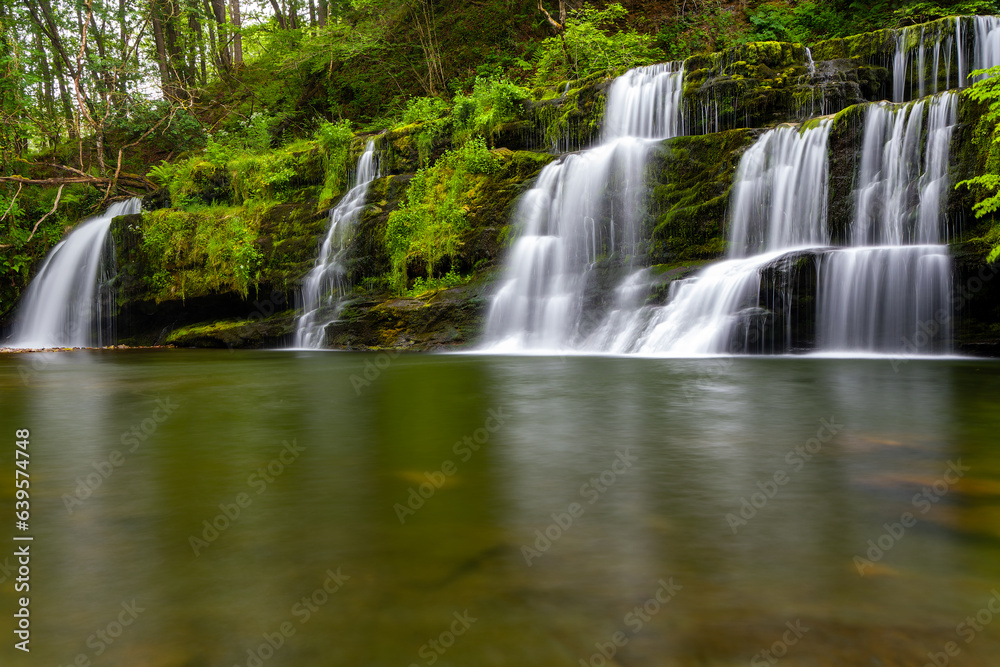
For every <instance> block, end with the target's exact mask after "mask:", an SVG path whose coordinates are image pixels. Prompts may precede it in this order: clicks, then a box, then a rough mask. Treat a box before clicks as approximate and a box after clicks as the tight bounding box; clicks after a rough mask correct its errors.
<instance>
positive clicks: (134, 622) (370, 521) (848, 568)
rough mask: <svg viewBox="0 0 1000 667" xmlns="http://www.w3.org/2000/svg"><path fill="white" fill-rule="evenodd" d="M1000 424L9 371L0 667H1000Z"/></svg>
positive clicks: (716, 400) (981, 388) (739, 397)
mask: <svg viewBox="0 0 1000 667" xmlns="http://www.w3.org/2000/svg"><path fill="white" fill-rule="evenodd" d="M380 366H381V367H382V368H379V367H380ZM366 378H367V379H366ZM998 405H1000V364H998V363H996V362H992V361H973V360H970V361H945V360H941V361H917V360H910V361H907V362H905V363H892V362H890V361H887V360H877V359H875V360H873V359H868V360H835V359H788V358H769V359H735V360H651V359H619V358H581V357H572V358H566V359H559V358H517V357H476V356H426V355H425V356H411V355H401V356H398V357H396V358H391V357H389V356H386V355H381V356H380V355H374V354H366V355H362V354H354V353H304V352H238V353H229V352H214V351H181V350H162V351H119V352H83V351H81V352H72V353H63V354H51V355H0V411H2V413H0V434H3V440H0V448H2V449H3V450H4V451H5V452H6V453H4V454H3V455H2V456H0V461H3V463H2V464H0V508H3V509H2V510H0V517H7V518H6V519H4V520H3V521H2V522H0V545H6V546H0V549H2V551H0V564H3V563H4V557H6V555H7V554H12V553H13V549H14V546H13V545H14V543H13V542H12V541H11V536H12V535H14V534H15V532H16V531H15V529H14V525H13V524H14V519H13V504H14V500H15V499H14V474H15V473H14V471H15V468H14V456H15V454H14V448H15V444H14V441H15V439H16V438H15V436H14V434H15V431H16V430H17V429H30V432H31V436H30V454H31V463H30V475H31V482H32V486H31V493H32V499H31V502H32V506H31V512H32V515H31V525H30V530H29V531H28V534H30V535H31V536H33V537H34V541H33V542H32V543H31V552H32V561H31V604H30V613H31V619H32V625H31V631H32V634H31V644H30V647H31V649H32V651H31V653H30V655H25V654H23V653H20V652H19V651H16V650H14V649H13V644H14V642H15V641H16V639H14V638H13V629H14V625H13V623H14V619H13V613H14V611H16V609H17V598H18V597H19V595H20V594H16V593H15V590H14V585H15V581H14V577H13V576H7V575H5V573H4V572H3V571H2V570H0V577H2V578H3V579H4V581H3V582H2V583H0V612H2V613H0V618H2V619H3V620H2V621H0V630H2V632H0V635H2V636H3V638H4V639H3V642H4V643H3V646H0V664H3V665H52V666H55V665H69V664H73V663H74V661H75V660H78V656H81V655H82V656H83V658H82V660H84V661H89V662H90V664H93V665H115V666H117V665H121V666H129V667H131V666H135V665H151V666H168V665H169V666H174V665H176V666H181V665H184V666H201V665H213V666H214V665H223V666H226V667H230V666H233V665H243V666H247V665H248V664H249V665H251V666H252V665H257V664H261V665H268V666H271V665H295V666H304V667H312V666H321V665H322V666H326V665H400V666H403V667H406V666H408V665H431V664H435V665H518V666H532V665H540V666H541V665H545V666H560V665H566V666H576V665H580V664H581V661H582V664H591V665H601V664H609V665H610V664H615V665H642V666H644V665H747V664H761V665H764V664H774V663H771V662H769V661H768V659H767V658H766V657H764V656H763V655H762V654H760V651H762V650H769V651H770V650H774V651H775V654H774V655H778V654H780V655H781V660H780V663H778V664H782V665H923V664H925V663H929V662H930V657H929V656H928V652H931V653H932V654H934V653H939V654H940V656H939V659H940V660H943V659H947V660H948V661H949V664H956V665H997V664H1000V613H994V612H992V611H989V609H988V607H987V603H988V602H989V601H990V598H991V595H992V593H991V591H992V590H994V589H996V590H1000V453H998V451H997V447H996V443H997V437H996V436H997V433H998V430H1000V429H998V426H1000V410H998ZM824 420H825V422H824ZM477 440H478V444H477ZM797 448H798V451H796V449H797ZM810 450H812V451H813V452H814V453H810ZM283 451H284V454H282V452H283ZM115 452H118V454H115ZM282 456H283V457H284V462H282V461H281V457H282ZM112 462H116V463H118V464H119V465H117V466H116V465H114V464H113V463H112ZM949 462H951V463H952V464H955V467H954V468H953V469H952V470H951V472H949ZM959 463H960V464H959ZM268 466H270V467H271V470H270V472H268V470H267V468H268ZM101 470H103V471H104V472H105V473H108V472H109V470H110V474H107V475H106V476H102V474H101V472H100V471H101ZM955 470H959V471H960V472H955ZM428 473H429V477H430V481H428ZM946 473H947V475H946ZM88 476H90V484H91V486H94V487H95V488H93V490H92V491H89V492H88V489H87V488H86V485H87V484H88V480H87V478H88ZM98 480H99V484H96V482H97V481H98ZM268 480H270V481H268ZM775 480H777V481H775ZM80 482H82V483H83V484H84V486H83V487H80ZM779 482H780V483H779ZM935 482H937V483H938V487H937V488H938V490H940V491H941V495H940V496H938V494H937V492H936V491H934V490H933V489H934V484H935ZM758 483H759V485H758ZM422 484H424V486H421V485H422ZM760 486H762V487H763V489H764V490H763V491H761V489H760ZM924 488H927V489H930V491H928V493H929V494H930V497H932V498H933V500H934V501H935V502H933V503H932V502H931V501H930V500H924V499H920V498H919V497H918V499H917V500H916V501H915V500H914V496H916V495H918V494H920V493H921V490H922V489H924ZM411 490H412V493H411ZM77 491H79V494H77ZM421 492H423V493H424V495H425V496H427V497H420V493H421ZM758 492H759V493H760V495H756V496H754V495H753V494H755V493H758ZM88 493H89V495H88ZM765 493H772V495H773V497H770V498H768V497H767V496H766V495H764V494H765ZM81 496H82V498H81ZM743 498H745V499H747V503H748V506H747V507H744V510H743V511H744V512H745V515H746V516H748V517H749V518H746V519H744V518H743V517H740V515H739V513H740V511H741V499H743ZM408 499H409V500H408ZM408 502H409V503H410V505H409V506H408V505H407V503H408ZM751 502H756V504H757V505H758V507H753V506H752V505H749V503H751ZM241 503H242V505H243V506H242V507H241V506H240V504H241ZM421 503H422V505H421ZM220 504H221V505H222V508H221V509H220ZM237 509H238V510H239V516H238V517H236V518H235V519H229V518H227V517H225V516H224V514H223V512H224V511H229V512H230V514H232V515H234V516H235V512H236V510H237ZM751 512H755V514H753V515H752V516H751V515H750V514H751ZM904 513H909V515H912V517H913V519H912V521H909V520H908V523H909V524H910V525H909V526H902V524H900V525H899V526H894V524H899V522H900V521H901V517H903V516H904ZM553 515H555V516H553ZM727 515H731V516H729V518H728V519H727ZM909 515H907V516H909ZM401 519H402V521H401ZM206 521H207V522H209V523H211V522H213V521H214V522H215V523H216V524H217V526H218V527H220V528H221V530H217V529H209V530H207V531H206V528H205V523H204V522H206ZM744 521H745V523H743V522H744ZM227 524H228V525H227ZM559 524H562V525H561V526H560V525H559ZM885 524H889V528H888V529H887V528H886V527H884V525H885ZM890 529H891V530H893V531H895V532H896V533H897V535H898V537H894V536H892V535H889V534H887V531H888V530H890ZM213 531H214V532H213ZM536 531H538V532H536ZM900 531H901V532H900ZM546 532H548V534H549V536H548V537H545V533H546ZM18 534H20V533H18ZM539 535H541V536H542V537H539ZM199 540H201V541H199ZM868 540H872V541H873V543H875V544H876V546H877V543H878V541H879V540H881V541H882V543H883V545H888V547H889V548H888V549H886V550H884V552H883V553H882V554H881V557H880V558H878V559H877V561H876V560H874V559H872V560H871V561H870V563H866V562H864V561H861V560H859V559H856V557H860V558H865V559H867V558H868V556H867V555H866V551H868V549H869V545H868V544H867V542H868ZM196 552H197V553H196ZM873 555H874V556H879V554H878V553H874V554H873ZM529 561H530V564H529ZM859 567H860V569H861V570H862V571H863V574H862V573H859ZM328 572H329V573H330V574H328ZM331 574H332V575H334V577H331ZM324 584H326V587H327V589H329V591H333V592H328V591H327V590H324V589H323V586H324ZM658 595H659V598H660V601H657V596H658ZM303 598H306V600H305V602H303ZM663 600H666V602H663ZM133 601H134V604H133ZM123 603H124V604H125V607H124V608H123V606H122V605H123ZM310 605H311V606H310ZM644 605H645V609H644V608H643V607H644ZM993 606H994V608H995V609H996V610H998V611H1000V598H998V599H997V601H994V602H993ZM984 608H985V609H986V612H985V613H981V615H980V621H979V622H977V625H978V627H979V628H980V629H979V630H975V629H974V628H973V626H970V625H964V626H960V624H961V623H963V622H964V621H965V619H966V618H967V617H970V616H972V617H973V621H975V616H976V613H977V612H979V611H980V610H981V609H984ZM456 614H457V616H456ZM987 614H988V615H989V620H988V621H987V622H985V623H982V621H983V620H985V619H986V615H987ZM994 617H996V620H994ZM458 619H463V620H461V621H460V620H458ZM473 619H474V620H473ZM119 622H128V625H126V626H119V625H118V623H119ZM980 623H982V624H980ZM786 624H788V625H786ZM790 627H791V628H795V629H796V631H795V632H793V631H792V630H789V628H790ZM282 630H284V631H285V634H284V635H282ZM98 631H100V632H101V633H103V635H104V637H105V638H107V639H108V640H110V641H105V640H104V639H102V638H101V634H99V632H98ZM275 633H277V634H275ZM616 633H618V634H616ZM970 633H971V635H972V636H971V638H970ZM112 635H117V636H112ZM265 635H269V636H270V637H271V639H272V641H273V643H275V644H280V646H279V647H278V648H277V649H272V648H270V647H269V646H268V645H267V644H266V643H265V642H266V640H265ZM616 639H617V645H616V643H615V640H616ZM786 640H787V641H786ZM792 640H794V641H792ZM967 640H968V641H967ZM432 641H433V642H434V643H433V644H432V643H431V642H432ZM948 642H955V644H954V645H953V646H951V648H952V649H953V650H957V651H958V654H957V655H955V656H954V657H949V656H947V655H946V653H945V650H946V648H945V647H946V645H947V644H948ZM262 645H263V649H262V648H261V647H262ZM599 650H604V651H605V652H606V653H607V654H608V655H610V654H611V652H612V651H613V652H614V654H615V655H614V656H613V658H612V659H610V660H607V659H605V658H604V657H603V656H602V655H601V654H600V653H599V652H598V651H599ZM248 651H249V652H250V653H248ZM98 653H100V655H98ZM755 656H757V657H756V658H755ZM261 658H263V659H261ZM754 660H756V662H753V661H754ZM258 661H259V663H258ZM79 664H83V663H82V662H80V663H79Z"/></svg>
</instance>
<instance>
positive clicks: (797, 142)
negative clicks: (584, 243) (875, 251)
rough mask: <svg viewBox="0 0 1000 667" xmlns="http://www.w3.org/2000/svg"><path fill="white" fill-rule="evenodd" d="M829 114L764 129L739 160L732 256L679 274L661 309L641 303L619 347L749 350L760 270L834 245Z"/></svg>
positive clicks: (687, 352) (675, 351) (660, 351)
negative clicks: (803, 124) (829, 220)
mask: <svg viewBox="0 0 1000 667" xmlns="http://www.w3.org/2000/svg"><path fill="white" fill-rule="evenodd" d="M829 134H830V123H829V119H821V120H820V121H819V122H818V123H816V124H815V125H813V126H811V127H808V128H804V129H803V128H799V127H797V126H788V125H786V126H781V127H778V128H775V129H774V130H770V131H768V132H767V133H765V134H764V135H763V136H762V137H761V138H760V139H759V140H758V141H757V142H756V143H754V145H753V146H751V147H750V148H749V149H748V150H747V151H746V153H744V155H743V157H742V158H741V159H740V166H739V169H738V170H737V173H736V178H735V185H734V187H733V195H732V203H731V206H730V232H729V238H730V250H729V259H728V260H727V261H724V262H719V263H717V264H714V265H712V266H709V267H707V268H706V269H703V270H702V271H700V272H699V273H698V274H697V275H695V276H693V277H691V278H688V279H685V280H681V281H676V282H675V283H673V284H672V285H671V286H670V289H671V291H670V295H669V296H670V298H669V301H668V302H667V304H666V305H664V306H662V307H659V308H641V309H639V310H636V311H635V312H634V314H633V316H632V317H631V319H630V320H628V321H627V322H626V323H625V324H624V325H622V333H621V334H620V335H618V336H617V337H616V338H614V340H613V343H612V345H613V347H611V348H610V350H611V351H613V352H618V353H629V352H637V353H640V354H652V355H665V356H691V355H704V354H725V353H729V352H731V351H742V350H743V347H742V346H741V345H740V344H739V341H738V340H734V337H738V330H739V328H740V324H741V322H745V321H746V317H747V316H748V315H750V314H751V313H753V312H757V311H759V309H760V304H759V292H760V281H761V271H762V269H764V267H766V266H768V265H769V264H771V263H773V262H774V261H776V260H778V259H779V258H781V257H782V256H783V255H785V254H787V253H788V252H791V251H793V250H795V249H800V248H808V247H811V246H816V245H825V244H827V231H826V217H827V192H828V190H827V169H828V165H827V163H828V158H827V140H828V138H829Z"/></svg>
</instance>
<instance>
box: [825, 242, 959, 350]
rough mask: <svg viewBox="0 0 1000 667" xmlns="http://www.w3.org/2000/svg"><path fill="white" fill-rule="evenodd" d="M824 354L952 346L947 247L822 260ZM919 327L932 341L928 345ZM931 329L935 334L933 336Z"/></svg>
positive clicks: (852, 252) (843, 252)
mask: <svg viewBox="0 0 1000 667" xmlns="http://www.w3.org/2000/svg"><path fill="white" fill-rule="evenodd" d="M817 303H818V312H817V328H818V330H819V347H820V349H822V350H826V351H845V352H885V353H892V352H895V353H901V352H902V353H921V354H929V353H933V352H942V351H946V350H947V349H948V344H949V339H950V328H949V327H947V324H948V323H949V322H950V320H951V257H950V256H949V254H948V246H942V245H909V246H895V247H893V246H883V247H868V248H844V249H839V250H837V251H836V252H831V253H830V254H829V255H827V256H826V257H824V258H823V260H822V264H821V269H820V286H819V294H818V297H817ZM921 332H924V334H925V335H927V336H929V338H927V339H925V342H924V343H923V345H920V344H918V343H915V341H919V340H920V335H921ZM931 332H933V333H931Z"/></svg>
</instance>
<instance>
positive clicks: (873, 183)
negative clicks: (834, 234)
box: [851, 93, 958, 246]
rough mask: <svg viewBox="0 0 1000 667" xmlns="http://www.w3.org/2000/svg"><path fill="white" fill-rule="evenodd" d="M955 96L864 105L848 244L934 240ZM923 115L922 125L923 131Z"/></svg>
mask: <svg viewBox="0 0 1000 667" xmlns="http://www.w3.org/2000/svg"><path fill="white" fill-rule="evenodd" d="M957 112H958V96H957V95H956V94H955V93H943V94H941V95H938V96H936V97H933V98H930V99H926V100H920V101H918V102H913V103H911V104H905V105H899V104H890V103H888V102H880V103H878V104H873V105H871V106H870V107H869V109H868V113H867V115H866V118H865V132H864V144H863V148H862V153H861V167H860V171H859V174H858V185H857V187H856V190H855V194H856V197H857V201H856V212H855V222H854V226H853V229H852V238H851V243H852V245H859V246H861V245H901V244H904V243H924V244H926V243H939V242H940V241H941V239H942V236H943V235H942V230H941V224H940V221H941V219H942V216H941V207H942V205H943V203H944V201H946V199H945V195H946V193H947V188H948V160H949V156H950V150H949V148H950V145H951V134H952V130H953V129H954V127H955V124H956V117H957ZM925 119H926V122H927V129H926V131H925V130H924V123H925Z"/></svg>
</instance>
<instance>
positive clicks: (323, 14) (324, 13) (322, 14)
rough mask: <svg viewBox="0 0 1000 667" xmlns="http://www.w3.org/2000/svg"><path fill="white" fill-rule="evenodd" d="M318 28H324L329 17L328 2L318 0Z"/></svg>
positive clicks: (327, 0)
mask: <svg viewBox="0 0 1000 667" xmlns="http://www.w3.org/2000/svg"><path fill="white" fill-rule="evenodd" d="M318 10H319V27H320V28H325V27H326V21H327V19H328V18H329V16H330V0H319V8H318Z"/></svg>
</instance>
